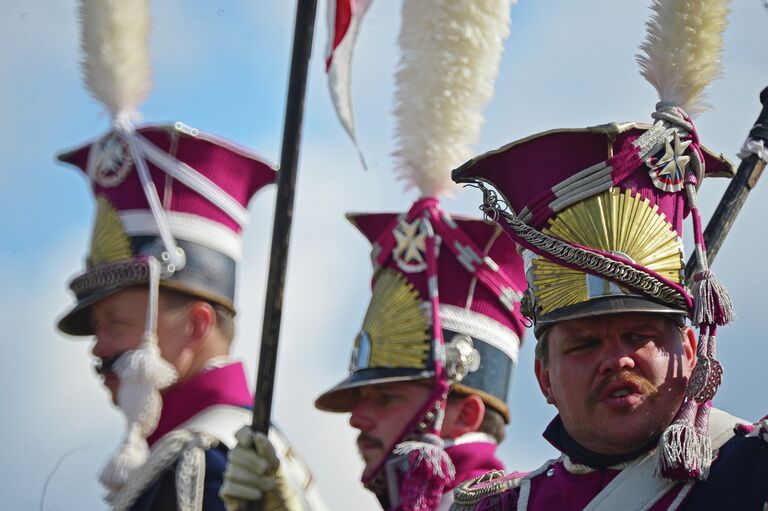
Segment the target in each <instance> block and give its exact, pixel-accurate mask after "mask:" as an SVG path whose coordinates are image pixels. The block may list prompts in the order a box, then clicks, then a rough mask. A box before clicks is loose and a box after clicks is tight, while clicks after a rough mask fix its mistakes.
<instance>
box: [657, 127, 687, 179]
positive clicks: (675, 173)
mask: <svg viewBox="0 0 768 511" xmlns="http://www.w3.org/2000/svg"><path fill="white" fill-rule="evenodd" d="M691 142H692V141H691V140H686V141H685V142H683V141H682V140H680V135H679V134H678V133H677V132H675V134H674V138H673V139H672V141H671V142H669V141H667V142H666V144H665V145H664V155H663V156H662V157H661V158H659V159H658V161H655V162H654V161H653V160H650V161H649V162H648V166H649V167H651V172H650V174H651V179H652V180H653V182H654V184H655V185H656V186H657V187H658V188H661V189H662V190H664V191H668V192H676V191H678V190H681V189H682V188H683V181H684V179H685V168H686V167H687V166H688V162H689V161H690V160H691V157H690V156H687V155H686V154H685V151H686V150H687V149H688V146H689V145H691Z"/></svg>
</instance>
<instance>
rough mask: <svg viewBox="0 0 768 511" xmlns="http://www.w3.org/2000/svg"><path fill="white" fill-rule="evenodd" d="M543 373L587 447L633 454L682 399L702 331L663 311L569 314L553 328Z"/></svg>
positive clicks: (551, 397)
mask: <svg viewBox="0 0 768 511" xmlns="http://www.w3.org/2000/svg"><path fill="white" fill-rule="evenodd" d="M545 342H548V343H549V345H548V349H549V356H548V362H547V364H546V365H544V364H540V363H539V362H538V361H537V362H536V377H537V379H538V380H539V385H540V386H541V389H542V392H543V393H544V395H545V396H546V398H547V402H549V403H551V404H554V405H555V406H556V407H557V410H558V412H560V417H561V419H562V421H563V424H564V425H565V429H566V430H567V431H568V433H569V434H570V435H571V437H573V438H574V439H575V440H576V441H577V442H579V443H580V444H581V445H582V446H584V447H586V448H588V449H590V450H592V451H595V452H598V453H602V454H625V453H629V452H632V451H634V450H636V449H640V448H641V447H643V446H645V445H647V444H648V443H649V442H651V441H653V439H654V438H655V437H657V436H658V435H659V434H661V432H662V431H663V430H664V428H666V426H668V425H669V424H670V423H671V422H672V420H673V418H674V416H675V414H676V413H677V410H678V408H679V407H680V405H681V404H682V401H683V396H684V394H685V387H686V384H687V382H688V378H689V377H690V375H691V371H692V370H693V367H694V365H695V353H696V338H695V336H694V334H693V331H692V330H691V329H690V328H685V329H683V331H681V330H680V328H678V327H677V326H675V324H674V323H672V321H671V320H669V319H668V318H666V317H664V316H662V315H659V314H616V315H606V316H600V317H596V318H588V319H578V320H571V321H563V322H561V323H558V324H556V325H555V326H553V327H551V329H550V330H549V332H548V333H547V334H546V337H545Z"/></svg>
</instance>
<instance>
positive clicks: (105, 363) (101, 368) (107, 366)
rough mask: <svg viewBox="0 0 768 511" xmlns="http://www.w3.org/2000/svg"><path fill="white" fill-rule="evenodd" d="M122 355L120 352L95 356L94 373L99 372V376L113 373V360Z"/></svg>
mask: <svg viewBox="0 0 768 511" xmlns="http://www.w3.org/2000/svg"><path fill="white" fill-rule="evenodd" d="M122 355H123V354H122V353H118V354H116V355H114V356H111V357H99V358H97V359H96V362H95V363H94V364H93V370H94V371H96V374H99V375H101V376H104V375H106V374H111V373H114V371H113V370H112V367H113V366H114V365H115V362H117V359H118V358H120V357H121V356H122Z"/></svg>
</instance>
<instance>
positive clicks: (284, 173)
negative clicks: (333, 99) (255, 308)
mask: <svg viewBox="0 0 768 511" xmlns="http://www.w3.org/2000/svg"><path fill="white" fill-rule="evenodd" d="M316 5H317V0H298V1H297V4H296V25H295V28H294V33H293V53H292V56H291V71H290V78H289V81H288V98H287V101H286V105H285V124H284V126H283V145H282V150H281V153H280V171H279V172H278V173H277V198H276V200H275V218H274V223H273V227H272V248H271V251H270V255H269V273H268V277H267V296H266V301H265V304H264V322H263V325H262V330H261V349H260V352H259V368H258V372H257V373H256V393H255V395H254V404H253V423H252V427H253V429H254V431H260V432H262V433H267V431H268V430H269V424H270V416H271V412H272V396H273V391H274V384H275V366H276V364H277V345H278V341H279V338H280V322H281V319H282V314H283V292H284V290H285V272H286V267H287V263H288V243H289V240H290V235H291V222H292V220H293V200H294V196H295V191H296V173H297V167H298V161H299V147H300V142H301V125H302V119H303V116H304V97H305V94H306V89H307V70H308V67H309V57H310V54H311V52H312V34H313V31H314V25H315V9H316Z"/></svg>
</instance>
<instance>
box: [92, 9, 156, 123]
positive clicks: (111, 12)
mask: <svg viewBox="0 0 768 511" xmlns="http://www.w3.org/2000/svg"><path fill="white" fill-rule="evenodd" d="M149 20H150V18H149V5H148V2H147V0H81V2H80V23H81V36H80V44H81V48H82V50H83V53H84V59H83V62H82V71H83V80H84V81H85V85H86V86H87V87H88V89H89V90H90V91H91V94H92V95H93V96H94V97H95V98H96V99H97V100H99V101H100V102H101V103H103V104H104V106H106V107H107V108H108V109H109V111H110V112H111V113H112V115H113V117H116V116H118V115H126V116H128V117H132V116H136V115H137V111H138V107H139V105H140V104H141V102H142V101H143V100H144V98H145V97H146V96H147V94H148V93H149V90H150V87H151V85H152V84H151V69H150V59H149Z"/></svg>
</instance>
